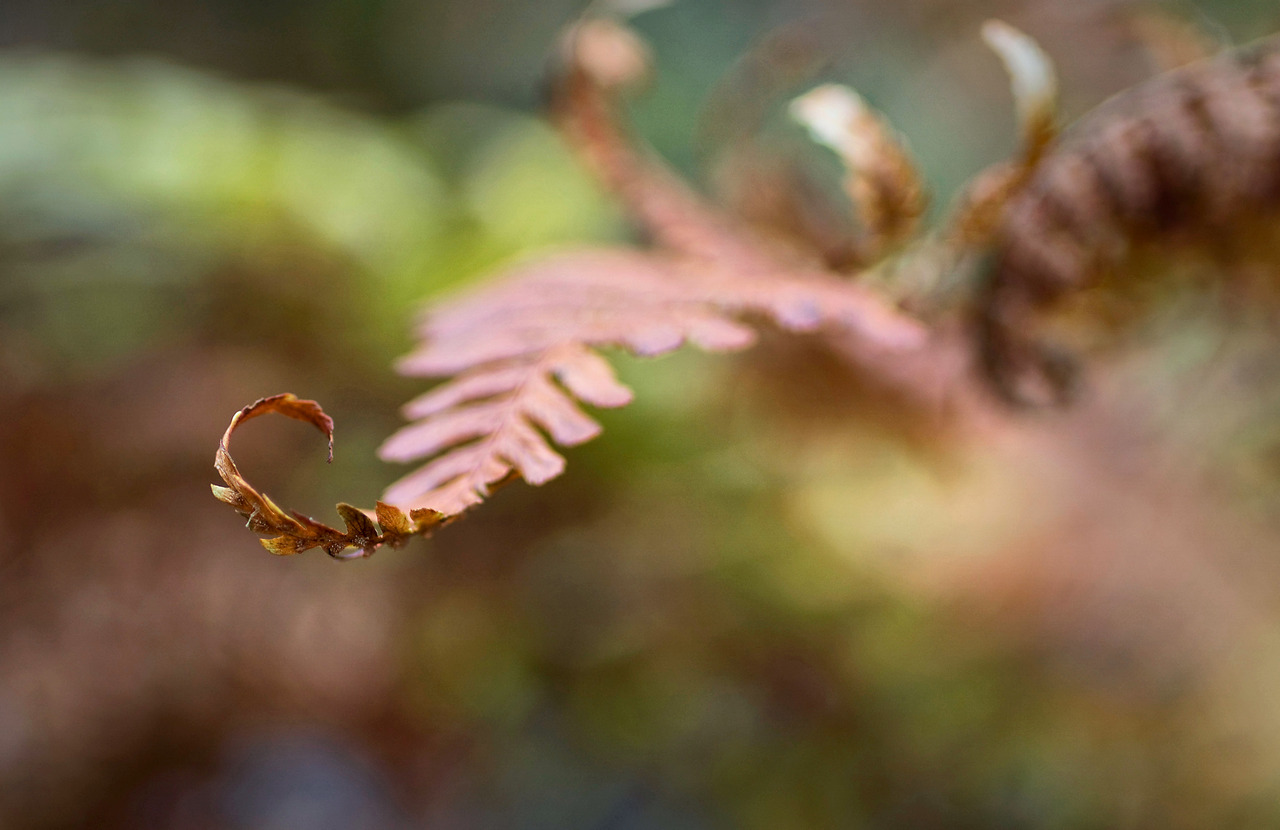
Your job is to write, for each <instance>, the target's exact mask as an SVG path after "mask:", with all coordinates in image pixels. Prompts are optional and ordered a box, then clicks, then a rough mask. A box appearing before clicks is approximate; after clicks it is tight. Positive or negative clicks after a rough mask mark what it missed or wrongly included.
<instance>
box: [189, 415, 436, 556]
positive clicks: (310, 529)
mask: <svg viewBox="0 0 1280 830" xmlns="http://www.w3.org/2000/svg"><path fill="white" fill-rule="evenodd" d="M268 413H276V414H279V415H284V416H285V417H288V418H294V419H296V420H299V421H305V422H307V423H309V424H312V425H313V426H315V427H316V428H317V429H319V430H320V431H321V432H323V433H324V434H325V437H326V438H328V440H329V458H330V460H332V458H333V420H332V419H331V418H330V417H329V416H328V415H326V414H325V413H324V410H323V409H321V408H320V405H319V404H318V403H316V402H315V401H307V400H300V399H299V398H297V397H295V396H294V395H290V394H283V395H273V396H272V397H269V398H262V399H261V400H258V401H255V402H254V403H252V404H250V405H249V406H246V407H245V408H244V409H241V410H240V411H239V412H237V413H236V414H235V415H234V416H233V417H232V418H231V423H230V424H229V425H228V426H227V431H226V432H225V433H224V434H223V436H222V440H221V441H220V442H219V443H218V452H217V455H216V456H215V458H214V467H215V468H216V469H217V471H218V474H219V475H220V476H222V480H223V482H224V483H225V484H226V486H225V487H220V486H218V485H216V484H214V485H211V487H212V488H213V495H214V497H215V498H217V499H218V500H219V501H221V502H224V503H226V504H229V505H231V506H232V507H233V508H235V510H236V512H238V513H239V514H240V515H241V516H243V517H244V518H245V519H246V520H247V521H246V524H247V526H248V528H249V529H250V530H252V531H253V532H254V533H260V534H262V535H264V536H270V537H271V538H269V539H262V540H260V541H261V542H262V546H263V547H264V548H266V549H267V550H269V551H271V552H272V553H274V554H276V555H278V556H290V555H292V554H295V553H302V552H303V551H307V550H311V549H312V548H322V549H324V551H325V552H326V553H328V554H329V555H330V556H332V557H334V558H337V559H348V558H352V556H351V554H347V553H345V551H346V550H347V549H348V548H353V547H354V548H360V549H361V551H360V553H358V554H356V556H367V555H369V554H370V553H372V552H373V551H374V550H376V549H377V548H378V546H379V545H382V544H387V543H391V544H400V543H401V542H403V540H404V539H405V538H406V537H407V536H410V535H413V534H415V533H417V534H426V533H427V532H429V531H430V530H432V529H433V528H435V527H437V526H438V525H440V524H441V518H443V517H440V518H435V517H432V518H433V519H434V520H433V521H420V522H417V524H416V526H411V525H410V523H409V520H408V519H406V518H405V515H404V513H403V512H401V511H400V510H398V509H396V508H394V507H391V506H390V505H384V504H381V503H379V504H378V512H377V515H378V519H379V522H380V523H381V524H382V526H383V528H382V530H381V531H380V530H379V528H378V525H375V524H374V522H373V520H372V519H370V518H369V516H368V515H367V514H366V513H365V512H364V511H362V510H360V509H359V508H356V507H352V506H351V505H349V504H339V505H338V507H337V510H338V514H339V515H340V516H342V519H343V521H344V522H345V523H346V526H347V529H346V532H345V533H344V532H342V531H340V530H338V529H336V528H332V527H329V526H328V525H326V524H322V523H321V522H317V521H315V520H314V519H311V518H309V517H307V516H304V515H302V514H301V513H286V512H285V511H284V510H282V509H281V508H280V507H278V506H277V505H276V503H275V502H273V501H272V500H271V499H270V498H268V497H267V496H266V494H265V493H261V492H259V491H258V490H257V489H255V488H254V487H253V485H251V484H250V483H249V482H248V481H247V480H246V479H245V478H244V476H242V475H241V474H240V471H239V469H238V468H237V467H236V463H235V461H234V460H233V459H232V458H231V452H230V450H229V445H230V442H231V436H232V435H233V434H234V433H235V431H236V429H238V428H239V427H240V425H241V424H243V423H244V422H245V421H248V420H251V419H253V418H256V417H258V416H259V415H266V414H268Z"/></svg>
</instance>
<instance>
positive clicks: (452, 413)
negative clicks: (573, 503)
mask: <svg viewBox="0 0 1280 830" xmlns="http://www.w3.org/2000/svg"><path fill="white" fill-rule="evenodd" d="M753 317H759V318H765V319H768V320H771V321H773V322H774V323H775V324H777V325H778V326H780V327H782V328H784V329H787V330H789V331H797V332H798V331H813V330H816V329H818V328H820V327H823V326H831V327H836V328H839V329H840V330H841V331H843V332H845V333H847V334H848V335H850V336H852V337H854V338H855V339H856V340H858V341H859V342H860V343H861V344H863V346H864V347H865V348H866V349H868V350H871V351H901V350H904V349H910V348H913V347H915V346H918V345H920V344H921V343H922V342H923V340H924V336H925V332H924V329H923V328H922V327H921V326H920V325H919V324H918V323H916V322H915V321H914V320H912V319H910V318H908V317H905V316H902V315H899V314H897V313H896V312H894V311H893V310H892V309H890V308H889V307H887V306H885V305H884V304H883V302H882V301H881V300H879V299H877V298H876V297H874V296H873V295H871V294H870V293H869V292H864V291H863V290H862V289H860V288H859V287H857V286H855V285H852V284H849V283H846V282H841V281H839V280H837V279H835V278H833V277H831V276H829V275H822V274H815V275H806V274H803V273H794V272H791V271H783V270H773V269H768V268H766V269H762V270H760V271H758V272H754V273H743V272H741V271H734V272H728V271H724V270H721V269H717V268H715V267H713V266H711V265H709V264H707V263H705V262H698V263H696V264H689V263H686V262H684V261H681V260H679V259H674V258H664V257H662V256H659V255H645V254H642V253H639V252H633V251H625V250H599V251H584V252H578V253H571V254H563V255H560V256H555V257H551V258H549V259H546V260H543V261H540V262H535V263H531V264H529V265H526V266H523V267H518V268H516V269H515V270H514V271H513V272H512V273H511V274H509V275H508V276H507V277H506V278H505V279H501V280H499V281H497V282H495V283H493V284H491V285H488V286H486V287H483V288H481V289H479V290H476V291H474V292H471V293H469V294H466V295H464V296H462V297H459V298H458V299H456V300H454V301H453V302H451V303H446V304H444V305H442V306H439V307H437V308H436V309H435V310H434V311H433V313H431V314H430V315H429V316H428V317H427V318H426V319H425V321H424V322H423V324H422V325H421V327H420V329H419V335H420V336H421V337H422V339H423V345H422V346H421V347H420V348H419V349H418V350H417V351H416V352H413V353H412V354H410V355H409V356H407V357H406V358H404V359H403V360H402V361H401V363H400V366H399V369H400V371H401V372H403V373H404V374H408V375H414V376H421V377H451V376H455V375H456V376H457V377H455V378H454V379H453V380H450V381H448V382H446V383H444V384H442V385H440V386H438V387H436V388H435V389H433V390H431V391H430V392H428V393H427V394H425V395H423V396H422V397H420V398H418V399H417V400H415V401H412V402H411V403H409V404H408V405H407V406H406V407H405V414H406V416H407V417H409V418H416V419H418V421H417V423H414V424H412V425H411V426H408V427H405V428H404V429H402V430H401V431H399V432H397V433H396V434H395V435H393V436H392V437H391V438H390V439H388V440H387V442H386V443H385V444H383V446H382V448H381V450H380V455H381V457H382V458H383V459H385V460H388V461H402V462H404V461H417V460H421V459H428V461H427V464H426V466H424V467H422V468H421V469H420V470H418V471H417V472H415V473H412V474H410V475H409V476H407V477H405V478H404V479H401V480H400V481H399V482H397V483H396V484H394V485H392V486H391V488H390V489H388V490H387V492H386V494H385V496H384V500H385V501H387V502H388V503H391V504H396V505H398V506H400V507H403V508H405V509H419V508H430V509H432V510H438V511H440V512H442V513H444V514H446V515H454V514H456V513H459V512H461V511H463V510H465V509H466V508H468V507H470V506H472V505H474V504H476V503H478V502H479V501H481V500H482V499H483V498H484V497H485V496H487V495H488V493H489V490H490V488H491V487H493V486H495V485H496V484H499V483H501V482H504V481H506V480H508V479H509V478H511V477H513V476H515V475H518V476H520V477H521V478H524V479H525V480H526V481H528V482H529V483H531V484H542V483H544V482H546V481H549V480H550V479H552V478H555V477H556V476H557V475H559V474H560V473H561V472H562V471H563V469H564V458H563V457H562V456H561V455H560V454H559V453H558V452H556V450H555V449H554V448H553V444H554V445H558V446H560V447H572V446H576V445H578V444H581V443H584V442H586V441H589V440H591V439H592V438H594V437H596V435H598V434H599V431H600V427H599V424H597V423H596V422H595V421H594V420H592V419H591V418H590V417H589V416H587V415H586V414H585V413H584V412H583V411H582V410H581V408H580V407H579V405H578V404H579V402H582V403H586V404H590V405H592V406H597V407H617V406H623V405H625V404H627V403H629V402H630V400H631V393H630V390H628V389H627V388H626V387H625V386H623V385H621V384H620V383H619V382H618V381H617V379H616V378H615V377H614V374H613V371H612V369H611V368H610V367H609V364H608V363H607V362H605V361H604V360H603V359H602V358H601V357H600V356H599V355H598V354H596V353H595V352H594V351H593V350H594V349H597V348H601V347H614V348H619V349H623V350H625V351H628V352H630V353H632V354H635V355H638V356H654V355H659V354H663V353H666V352H670V351H672V350H674V349H676V348H679V347H680V346H682V345H684V344H685V343H692V344H694V345H697V346H699V347H701V348H703V349H706V350H708V351H719V352H728V351H737V350H739V349H743V348H746V347H747V346H750V345H751V344H752V343H753V342H755V338H756V333H755V330H754V329H753V328H752V327H751V326H749V325H747V324H746V322H744V320H745V319H746V318H753Z"/></svg>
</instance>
